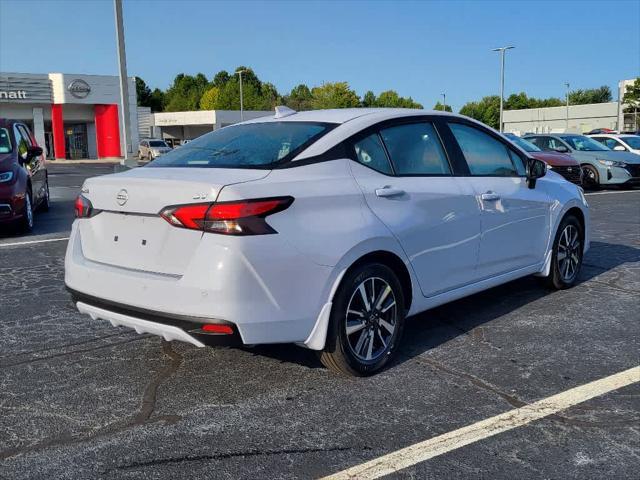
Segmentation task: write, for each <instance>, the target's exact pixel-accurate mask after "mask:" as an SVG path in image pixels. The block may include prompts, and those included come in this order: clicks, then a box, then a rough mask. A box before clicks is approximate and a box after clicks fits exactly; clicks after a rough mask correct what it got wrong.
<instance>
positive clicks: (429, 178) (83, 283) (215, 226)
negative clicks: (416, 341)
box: [65, 107, 589, 375]
mask: <svg viewBox="0 0 640 480" xmlns="http://www.w3.org/2000/svg"><path fill="white" fill-rule="evenodd" d="M75 210H76V217H77V219H76V221H75V222H74V224H73V228H72V232H71V239H70V241H69V245H68V249H67V255H66V261H65V282H66V285H67V287H68V289H69V290H70V291H71V293H72V296H73V300H74V302H75V304H76V305H77V308H78V310H79V311H80V312H82V313H85V314H88V315H89V316H90V317H91V318H92V319H94V320H97V319H101V320H106V321H109V322H111V323H112V324H113V325H123V326H127V327H131V328H134V329H135V330H136V331H137V332H138V333H142V332H147V333H152V334H156V335H160V336H162V337H164V338H165V339H166V340H182V341H186V342H189V343H191V344H193V345H196V346H198V347H201V346H204V345H205V344H210V343H213V344H217V343H229V342H239V343H241V344H244V345H254V344H266V343H289V342H291V343H296V344H299V345H302V346H305V347H307V348H310V349H312V350H316V351H318V352H319V356H320V359H321V361H322V363H323V364H324V365H325V366H327V367H329V368H330V369H332V370H335V371H338V372H341V373H344V374H347V375H367V374H371V373H373V372H376V371H378V370H380V369H381V368H383V367H384V366H385V364H387V363H388V362H389V360H390V359H391V358H392V356H393V354H394V353H395V351H396V350H397V349H398V347H399V345H400V340H401V337H402V330H403V326H404V323H405V318H406V317H407V316H409V315H414V314H417V313H419V312H422V311H425V310H427V309H430V308H433V307H435V306H437V305H441V304H443V303H446V302H450V301H452V300H455V299H458V298H461V297H465V296H467V295H471V294H473V293H476V292H479V291H481V290H485V289H488V288H491V287H495V286H496V285H500V284H504V283H506V282H509V281H511V280H514V279H516V278H519V277H523V276H526V275H531V274H536V275H538V276H541V277H543V278H544V279H545V280H546V282H547V283H548V284H549V285H550V286H551V287H554V288H560V289H561V288H567V287H570V286H572V285H573V284H574V283H575V281H576V278H577V276H578V273H579V271H580V266H581V263H582V258H583V255H584V253H585V252H586V251H587V249H588V247H589V233H588V232H589V213H588V206H587V202H586V200H585V197H584V195H583V192H582V190H581V189H580V188H579V187H577V186H576V185H573V184H571V183H569V182H567V181H565V180H564V179H563V178H562V177H561V176H559V175H557V174H555V173H554V172H553V171H547V169H546V167H545V164H544V163H543V162H541V161H539V160H535V159H533V158H531V157H529V155H528V154H527V153H526V152H525V151H523V150H521V149H519V147H517V146H516V145H514V144H512V143H511V142H509V140H507V139H506V138H505V137H503V136H502V135H500V134H499V133H497V132H496V131H494V130H492V129H490V128H488V127H486V126H485V125H483V124H481V123H478V122H476V121H474V120H471V119H469V118H466V117H462V116H459V115H454V114H449V113H445V112H429V111H425V110H406V109H344V110H320V111H308V112H299V113H297V112H294V111H293V110H290V109H288V108H286V107H278V108H277V109H276V113H275V115H274V116H273V117H264V118H259V119H255V120H251V121H248V122H244V123H241V124H237V125H233V126H229V127H225V128H222V129H220V130H216V131H214V132H211V133H208V134H206V135H204V136H202V137H200V138H198V139H196V140H193V141H192V142H189V143H188V144H187V145H185V146H183V147H181V148H179V149H176V150H173V151H171V152H169V153H167V154H166V155H163V156H161V157H159V158H158V159H156V160H154V161H153V162H151V163H149V164H148V165H147V166H145V167H140V168H136V169H133V170H129V171H126V172H122V173H117V174H113V175H106V176H102V177H96V178H90V179H88V180H87V181H86V182H85V184H84V185H83V187H82V193H81V195H80V196H79V197H78V198H77V200H76V204H75Z"/></svg>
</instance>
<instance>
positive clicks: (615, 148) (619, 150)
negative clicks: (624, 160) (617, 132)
mask: <svg viewBox="0 0 640 480" xmlns="http://www.w3.org/2000/svg"><path fill="white" fill-rule="evenodd" d="M613 149H614V150H615V151H616V152H625V151H626V150H627V149H626V148H624V147H623V146H622V145H616V146H615V147H613Z"/></svg>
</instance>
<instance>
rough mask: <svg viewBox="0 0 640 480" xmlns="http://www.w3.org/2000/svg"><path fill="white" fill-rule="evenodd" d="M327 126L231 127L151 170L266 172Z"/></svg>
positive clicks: (157, 162) (169, 156)
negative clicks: (226, 169) (263, 169)
mask: <svg viewBox="0 0 640 480" xmlns="http://www.w3.org/2000/svg"><path fill="white" fill-rule="evenodd" d="M332 126H333V125H332V124H328V123H310V122H260V123H246V124H242V125H232V126H229V127H225V128H221V129H220V130H216V131H214V132H211V133H208V134H206V135H203V136H202V137H200V138H198V139H196V140H192V141H191V142H189V143H187V144H186V145H184V146H183V147H182V148H177V149H175V150H172V151H171V152H169V153H167V154H166V155H163V156H162V157H159V158H158V159H156V160H154V161H153V162H151V163H149V165H148V166H149V167H213V168H216V167H217V168H265V167H268V166H270V165H272V164H274V163H276V162H279V161H286V160H287V159H288V158H291V156H292V154H294V153H297V151H299V150H300V149H301V148H303V147H305V146H306V145H308V144H309V143H311V142H313V141H315V140H316V139H318V138H319V137H320V136H322V135H324V134H325V133H326V132H328V131H329V130H330V129H331V128H332Z"/></svg>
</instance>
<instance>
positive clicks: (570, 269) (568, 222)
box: [544, 215, 584, 290]
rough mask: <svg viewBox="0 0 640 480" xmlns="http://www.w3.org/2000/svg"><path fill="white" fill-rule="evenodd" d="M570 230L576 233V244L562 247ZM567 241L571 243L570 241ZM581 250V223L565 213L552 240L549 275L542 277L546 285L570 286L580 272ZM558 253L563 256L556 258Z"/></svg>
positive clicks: (582, 243)
mask: <svg viewBox="0 0 640 480" xmlns="http://www.w3.org/2000/svg"><path fill="white" fill-rule="evenodd" d="M565 232H567V233H566V235H567V236H565ZM572 232H575V233H576V235H577V237H576V242H577V244H576V245H574V246H572V247H571V248H570V249H569V250H568V249H567V248H566V247H564V248H563V246H562V245H563V244H564V243H567V242H566V239H567V238H568V237H571V236H572ZM569 243H570V244H572V242H569ZM583 251H584V228H583V226H582V223H580V220H578V219H577V218H576V217H575V216H573V215H567V216H565V217H564V218H563V219H562V222H560V226H559V227H558V231H557V232H556V237H555V239H554V241H553V254H552V256H551V269H550V271H549V275H548V276H547V277H545V279H544V280H545V283H546V285H547V286H548V287H549V288H553V289H556V290H564V289H566V288H570V287H572V286H573V285H574V284H575V283H576V280H577V279H578V275H579V274H580V267H581V266H582V255H583ZM559 254H564V255H565V257H563V258H560V260H558V257H559ZM563 262H564V263H563ZM566 262H570V265H569V266H567V263H566ZM567 273H569V275H567Z"/></svg>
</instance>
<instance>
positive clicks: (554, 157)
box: [505, 133, 582, 185]
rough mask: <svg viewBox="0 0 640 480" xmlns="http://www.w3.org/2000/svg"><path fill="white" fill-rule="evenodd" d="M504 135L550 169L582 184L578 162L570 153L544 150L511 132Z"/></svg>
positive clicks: (572, 181)
mask: <svg viewBox="0 0 640 480" xmlns="http://www.w3.org/2000/svg"><path fill="white" fill-rule="evenodd" d="M505 137H507V138H508V139H509V140H511V141H512V142H513V143H515V144H516V145H517V146H519V147H520V148H521V149H523V150H524V151H525V152H528V153H529V154H530V155H531V156H532V157H533V158H536V159H538V160H542V161H543V162H544V163H546V164H547V165H548V166H549V167H550V168H551V170H553V171H554V172H556V173H557V174H559V175H562V176H563V177H564V178H565V179H566V180H568V181H570V182H571V183H575V184H576V185H582V168H581V167H580V163H579V162H578V161H577V160H576V159H575V158H573V157H572V156H571V155H567V154H566V153H560V152H546V151H542V150H541V149H540V148H538V147H537V146H535V145H534V144H533V143H531V142H529V141H528V140H525V139H524V138H520V137H518V136H517V135H514V134H513V133H505Z"/></svg>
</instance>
